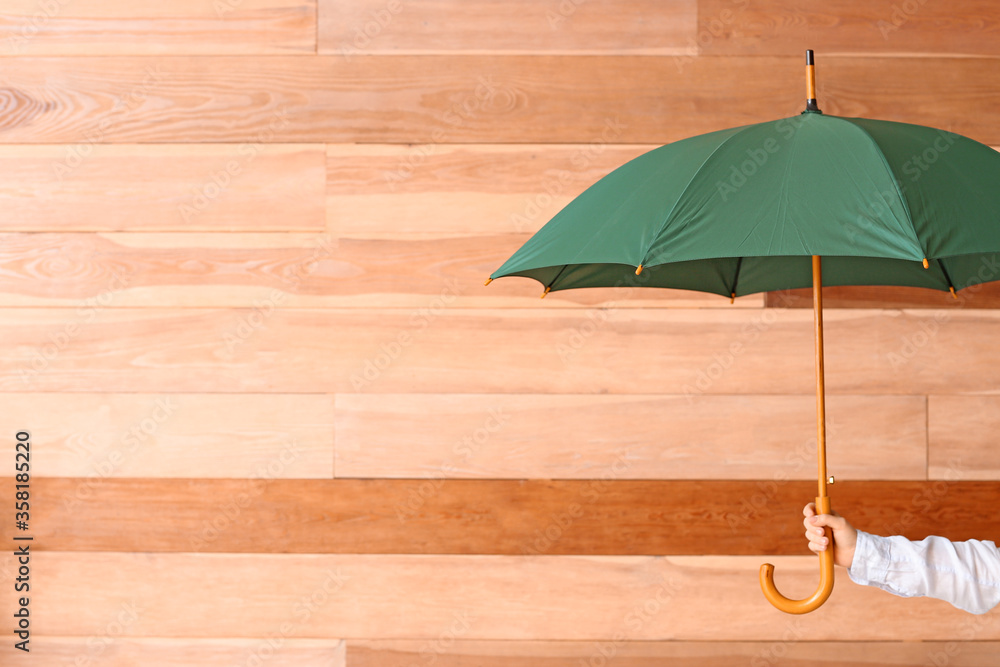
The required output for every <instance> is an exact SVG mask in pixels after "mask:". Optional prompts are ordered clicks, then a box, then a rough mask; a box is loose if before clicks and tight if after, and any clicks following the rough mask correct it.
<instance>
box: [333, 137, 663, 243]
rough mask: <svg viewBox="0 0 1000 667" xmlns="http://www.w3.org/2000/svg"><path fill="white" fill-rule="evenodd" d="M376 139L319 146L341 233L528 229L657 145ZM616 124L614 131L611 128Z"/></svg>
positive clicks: (601, 140) (602, 140)
mask: <svg viewBox="0 0 1000 667" xmlns="http://www.w3.org/2000/svg"><path fill="white" fill-rule="evenodd" d="M606 129H607V130H608V131H607V132H604V131H603V130H602V131H601V132H599V133H595V134H594V135H593V136H590V137H587V138H586V141H588V142H589V143H581V144H573V145H540V144H532V145H490V144H473V145H451V144H440V143H438V144H420V145H414V146H409V145H407V146H393V145H384V144H360V145H356V146H350V145H341V144H337V145H331V146H328V147H327V179H328V180H327V209H328V222H329V226H330V229H332V230H336V232H337V234H338V235H339V236H342V237H361V238H377V237H379V236H380V235H387V234H392V235H394V236H400V235H402V234H438V235H450V236H470V235H479V234H482V235H495V234H498V233H502V234H510V233H534V232H536V231H537V230H538V229H539V228H541V226H542V225H543V224H545V223H546V222H548V221H549V220H550V219H551V218H552V217H553V216H554V215H555V214H556V213H558V212H559V211H560V210H561V209H562V208H563V207H564V206H565V205H566V204H568V203H569V202H570V201H572V200H573V198H575V197H576V196H577V195H579V194H580V193H582V192H583V191H584V190H586V189H587V188H588V187H590V186H591V185H592V184H593V183H595V182H596V181H597V180H599V179H600V178H602V177H603V176H606V175H607V174H608V173H609V172H611V171H612V170H613V169H615V168H617V167H620V166H621V165H623V164H625V163H626V162H628V161H629V160H632V159H634V158H636V157H638V156H640V155H642V154H643V153H646V152H648V151H650V150H652V149H653V148H656V146H655V145H641V146H623V145H619V144H616V143H613V142H614V141H615V140H616V139H617V137H618V136H619V135H620V134H621V132H623V131H624V129H625V128H606ZM619 130H620V131H619Z"/></svg>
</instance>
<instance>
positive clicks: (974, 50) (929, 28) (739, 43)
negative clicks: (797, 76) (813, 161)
mask: <svg viewBox="0 0 1000 667" xmlns="http://www.w3.org/2000/svg"><path fill="white" fill-rule="evenodd" d="M998 33H1000V11H998V9H997V5H996V3H993V2H989V0H972V1H971V2H969V1H966V2H963V3H962V5H961V8H960V9H957V8H956V7H954V6H948V5H941V4H937V3H933V2H912V3H906V4H905V5H904V4H902V3H895V2H894V3H889V2H864V1H862V0H831V1H830V2H824V3H822V4H821V5H820V4H815V3H809V4H803V3H801V2H795V1H794V0H754V1H753V2H750V1H749V0H699V2H698V36H697V42H698V46H699V47H700V53H701V54H703V55H723V54H724V55H735V54H743V55H765V54H766V55H783V54H787V53H790V52H801V51H802V50H803V49H804V46H803V45H805V46H808V47H810V48H812V49H815V51H816V54H817V64H816V69H817V73H818V74H817V75H818V77H819V78H820V80H822V77H824V76H825V72H824V71H823V66H824V64H825V63H826V60H827V56H834V55H848V54H849V55H857V56H871V55H873V54H879V55H889V54H891V55H899V56H906V55H911V54H914V53H920V54H922V55H924V56H929V55H935V54H942V55H944V54H947V55H974V56H997V55H1000V41H998V40H997V35H998Z"/></svg>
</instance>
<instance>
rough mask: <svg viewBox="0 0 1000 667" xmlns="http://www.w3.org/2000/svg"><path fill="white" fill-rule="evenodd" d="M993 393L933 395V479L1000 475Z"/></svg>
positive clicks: (930, 458)
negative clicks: (986, 394) (987, 394)
mask: <svg viewBox="0 0 1000 667" xmlns="http://www.w3.org/2000/svg"><path fill="white" fill-rule="evenodd" d="M997 407H998V401H997V398H996V397H993V396H930V397H928V404H927V416H928V419H927V432H928V443H929V455H928V458H927V467H928V471H927V472H928V475H929V476H930V478H931V479H943V480H956V479H1000V462H998V461H997V456H996V449H997V447H996V434H997V428H998V427H1000V419H998V413H997Z"/></svg>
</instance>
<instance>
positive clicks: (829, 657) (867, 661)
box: [346, 629, 1000, 667]
mask: <svg viewBox="0 0 1000 667" xmlns="http://www.w3.org/2000/svg"><path fill="white" fill-rule="evenodd" d="M724 639H725V633H724V632H721V633H720V636H719V640H717V641H709V642H696V641H670V642H628V641H610V642H530V641H474V640H455V641H448V642H447V643H445V642H440V643H438V644H430V643H428V642H426V641H412V640H410V641H407V640H382V641H364V640H353V641H351V642H348V644H347V662H346V664H347V667H410V665H415V664H420V662H421V661H428V660H429V659H430V658H433V659H434V660H433V664H434V665H436V666H437V667H473V666H475V667H527V666H529V665H543V666H544V667H579V666H580V665H584V666H587V665H590V666H596V665H604V664H610V665H615V667H654V666H655V665H663V664H669V665H671V666H672V667H746V665H748V664H749V665H758V666H761V667H763V666H769V665H781V666H782V667H810V666H812V665H818V666H819V667H867V666H870V667H881V666H883V665H885V666H891V667H925V665H927V664H936V663H934V662H933V661H934V660H937V661H938V662H941V661H942V660H947V663H946V664H948V665H951V666H952V667H991V666H992V665H993V664H994V662H995V661H996V655H997V652H998V651H1000V642H969V641H962V642H894V641H886V642H856V641H837V642H817V641H809V640H808V639H807V638H806V637H803V636H801V635H800V634H798V632H797V629H796V631H795V632H790V633H789V635H788V637H787V638H786V639H787V640H782V641H778V642H733V641H725V640H724ZM929 660H930V661H932V662H930V663H928V661H929Z"/></svg>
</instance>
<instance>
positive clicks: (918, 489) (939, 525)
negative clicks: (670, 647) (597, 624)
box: [0, 468, 998, 555]
mask: <svg viewBox="0 0 1000 667" xmlns="http://www.w3.org/2000/svg"><path fill="white" fill-rule="evenodd" d="M7 481H9V478H8V480H7ZM997 489H998V487H997V483H996V482H947V483H946V482H902V481H896V482H878V481H871V482H861V481H850V480H846V481H845V480H843V479H841V480H840V481H838V482H837V484H836V485H835V488H833V489H832V491H831V495H832V497H833V505H834V507H835V508H836V510H837V511H838V512H841V513H842V514H843V515H844V516H847V517H849V518H850V519H851V521H852V522H853V523H854V524H855V525H857V526H858V528H860V529H862V530H865V531H867V532H871V533H875V534H904V535H906V536H908V537H910V538H913V539H923V538H924V537H926V536H927V535H932V534H943V535H945V536H946V537H949V538H951V539H955V540H965V539H975V538H978V539H996V538H997V528H996V525H995V522H994V523H990V517H989V515H988V514H986V513H983V512H981V511H976V508H981V507H984V506H987V505H989V503H991V502H995V499H996V493H997ZM31 491H32V514H31V520H30V531H31V534H32V535H33V536H34V538H35V543H34V546H33V547H32V549H34V550H39V551H52V550H55V551H76V552H85V551H101V552H126V551H137V552H138V551H160V552H186V551H190V552H206V553H208V552H221V553H309V554H322V553H345V554H351V553H400V554H407V553H419V554H507V555H553V554H586V555H643V554H649V555H702V554H723V555H751V554H773V555H797V554H806V553H808V552H807V551H806V545H805V539H804V538H803V536H802V507H803V506H804V505H805V504H806V502H809V501H811V500H812V499H813V498H814V497H815V495H816V483H815V481H813V482H800V481H789V480H786V479H784V478H783V477H782V476H781V475H780V474H776V475H773V476H769V477H767V478H764V479H761V480H752V481H646V480H642V481H635V480H620V479H617V478H616V470H615V469H614V468H612V469H610V470H607V471H602V472H601V473H599V474H596V475H595V478H594V479H592V480H573V481H545V480H476V481H471V480H444V479H438V478H428V479H414V480H291V479H273V478H269V477H268V476H267V475H260V476H256V475H255V476H254V477H253V478H250V479H240V480H236V479H115V478H96V477H87V478H64V477H57V478H45V477H40V478H37V479H35V480H33V482H32V489H31ZM0 498H3V500H4V502H8V501H9V502H8V505H10V506H13V484H5V485H4V487H3V489H2V490H0ZM13 530H14V526H13V523H12V522H8V523H5V524H4V525H3V527H2V530H0V534H3V536H4V537H5V538H8V539H9V538H10V537H11V533H12V531H13Z"/></svg>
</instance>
